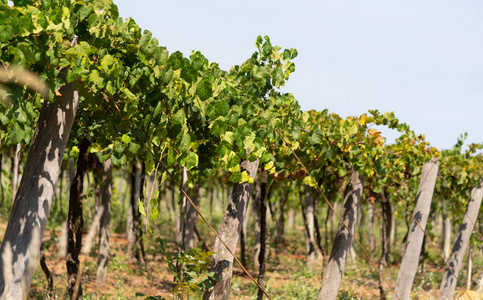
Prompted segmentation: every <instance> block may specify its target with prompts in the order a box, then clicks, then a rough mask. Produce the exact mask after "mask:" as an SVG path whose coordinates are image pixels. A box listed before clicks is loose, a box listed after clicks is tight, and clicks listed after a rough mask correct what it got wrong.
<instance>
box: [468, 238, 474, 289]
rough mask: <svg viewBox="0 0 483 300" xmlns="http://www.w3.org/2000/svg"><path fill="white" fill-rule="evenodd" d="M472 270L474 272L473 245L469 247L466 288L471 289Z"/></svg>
mask: <svg viewBox="0 0 483 300" xmlns="http://www.w3.org/2000/svg"><path fill="white" fill-rule="evenodd" d="M472 272H473V247H471V244H470V248H469V249H468V272H467V273H466V274H467V276H466V277H467V281H466V289H467V290H470V289H471V277H472Z"/></svg>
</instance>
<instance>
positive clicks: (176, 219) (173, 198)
mask: <svg viewBox="0 0 483 300" xmlns="http://www.w3.org/2000/svg"><path fill="white" fill-rule="evenodd" d="M175 189H176V184H175V183H174V182H172V184H171V207H172V208H173V214H174V223H175V228H176V232H179V231H180V226H181V225H180V221H179V215H178V209H177V207H178V205H177V203H176V191H175Z"/></svg>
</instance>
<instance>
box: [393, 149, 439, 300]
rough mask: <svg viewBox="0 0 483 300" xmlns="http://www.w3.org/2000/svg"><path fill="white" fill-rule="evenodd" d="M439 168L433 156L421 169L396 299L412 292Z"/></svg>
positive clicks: (397, 282) (398, 276)
mask: <svg viewBox="0 0 483 300" xmlns="http://www.w3.org/2000/svg"><path fill="white" fill-rule="evenodd" d="M438 168H439V162H438V159H437V158H432V159H431V160H430V161H429V162H427V163H425V164H424V166H423V169H422V171H421V180H420V183H419V188H418V193H417V196H416V205H415V207H414V211H413V218H412V221H411V226H410V227H409V233H408V238H407V243H406V251H405V252H404V256H403V259H402V262H401V266H400V268H399V273H398V274H397V280H396V288H395V289H394V291H395V293H396V295H394V299H409V293H410V292H411V287H412V285H413V281H414V276H415V274H416V269H417V268H418V259H419V254H420V253H421V246H422V244H423V239H424V230H425V228H426V223H427V221H428V215H429V208H430V206H431V198H432V197H433V191H434V186H435V185H436V179H437V177H438ZM418 224H419V225H418ZM420 226H421V228H422V229H421V228H420Z"/></svg>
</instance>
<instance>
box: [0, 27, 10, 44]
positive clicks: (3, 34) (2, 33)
mask: <svg viewBox="0 0 483 300" xmlns="http://www.w3.org/2000/svg"><path fill="white" fill-rule="evenodd" d="M12 38H13V30H12V26H8V25H7V26H5V25H2V26H0V42H2V43H7V42H8V41H10V40H11V39H12Z"/></svg>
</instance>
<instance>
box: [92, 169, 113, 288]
mask: <svg viewBox="0 0 483 300" xmlns="http://www.w3.org/2000/svg"><path fill="white" fill-rule="evenodd" d="M111 198H112V165H111V160H110V159H109V160H106V161H105V162H104V163H103V164H102V184H101V203H100V206H99V210H98V212H102V215H101V217H100V224H99V251H98V258H97V276H96V280H97V281H100V282H105V281H106V274H107V263H108V261H109V227H110V226H109V223H110V221H111Z"/></svg>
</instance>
